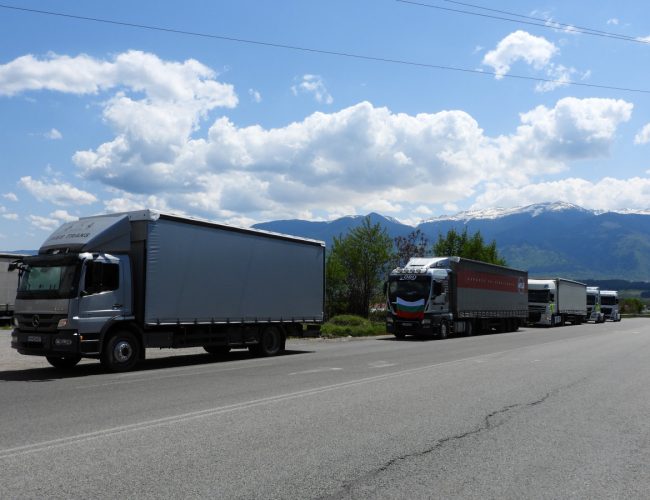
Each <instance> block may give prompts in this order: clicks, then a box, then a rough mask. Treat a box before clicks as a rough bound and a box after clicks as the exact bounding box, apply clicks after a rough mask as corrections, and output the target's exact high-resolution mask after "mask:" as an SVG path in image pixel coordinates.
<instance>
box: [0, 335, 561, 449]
mask: <svg viewBox="0 0 650 500" xmlns="http://www.w3.org/2000/svg"><path fill="white" fill-rule="evenodd" d="M547 343H549V344H550V343H554V342H547ZM544 344H546V343H544ZM542 345H543V344H542ZM529 347H530V346H525V347H515V348H512V349H506V350H504V351H498V352H494V353H491V354H481V355H479V356H470V357H469V358H461V359H455V360H451V361H442V362H440V363H433V364H430V365H425V366H420V367H418V368H410V369H408V370H401V371H398V372H392V373H384V374H382V375H375V376H372V377H364V378H360V379H356V380H349V381H347V382H339V383H337V384H331V385H325V386H322V387H314V388H312V389H305V390H302V391H296V392H290V393H286V394H278V395H277V396H269V397H266V398H260V399H252V400H250V401H242V402H240V403H233V404H229V405H225V406H217V407H214V408H208V409H205V410H198V411H193V412H189V413H181V414H179V415H171V416H168V417H162V418H156V419H152V420H144V421H142V422H136V423H134V424H128V425H120V426H117V427H111V428H108V429H102V430H99V431H94V432H86V433H82V434H76V435H73V436H68V437H63V438H58V439H52V440H49V441H41V442H37V443H31V444H26V445H23V446H16V447H14V448H5V449H2V450H0V460H3V459H10V458H14V457H16V456H19V455H26V454H30V453H39V452H43V451H49V450H52V449H55V448H61V447H64V446H68V445H74V444H78V443H83V442H86V441H91V440H94V439H101V438H109V437H112V436H116V435H119V434H125V433H128V432H141V431H143V430H147V429H152V428H156V427H161V426H165V425H173V424H178V423H181V422H188V421H190V420H197V419H200V418H206V417H216V416H219V415H224V414H227V413H232V412H236V411H240V410H247V409H249V408H254V407H258V406H264V405H270V404H274V403H279V402H284V401H289V400H293V399H299V398H304V397H310V396H314V395H317V394H322V393H326V392H332V391H336V390H338V389H347V388H349V387H357V386H360V385H365V384H371V383H375V382H383V381H385V380H389V379H392V378H397V377H404V376H407V375H413V374H416V373H421V372H426V371H429V370H433V369H436V368H440V367H445V366H448V365H455V364H461V363H465V362H467V361H475V360H477V359H481V358H489V357H496V356H500V355H502V354H506V353H509V352H514V351H518V350H521V349H527V348H529Z"/></svg>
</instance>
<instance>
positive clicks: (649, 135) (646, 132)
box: [634, 123, 650, 144]
mask: <svg viewBox="0 0 650 500" xmlns="http://www.w3.org/2000/svg"><path fill="white" fill-rule="evenodd" d="M649 142H650V123H648V124H646V125H645V126H644V127H643V128H642V129H641V130H640V131H639V133H638V134H636V135H635V136H634V144H648V143H649Z"/></svg>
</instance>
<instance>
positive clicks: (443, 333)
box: [438, 321, 449, 339]
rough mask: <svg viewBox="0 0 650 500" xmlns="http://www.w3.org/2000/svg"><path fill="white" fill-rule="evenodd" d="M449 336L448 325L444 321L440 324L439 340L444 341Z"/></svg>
mask: <svg viewBox="0 0 650 500" xmlns="http://www.w3.org/2000/svg"><path fill="white" fill-rule="evenodd" d="M448 336H449V324H448V323H447V322H446V321H443V322H442V323H440V333H439V334H438V338H439V339H446V338H447V337H448Z"/></svg>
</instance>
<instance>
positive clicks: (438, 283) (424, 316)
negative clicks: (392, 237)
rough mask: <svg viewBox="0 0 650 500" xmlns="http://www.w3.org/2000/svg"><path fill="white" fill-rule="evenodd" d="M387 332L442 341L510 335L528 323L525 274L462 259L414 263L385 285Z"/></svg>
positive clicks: (422, 259) (421, 259)
mask: <svg viewBox="0 0 650 500" xmlns="http://www.w3.org/2000/svg"><path fill="white" fill-rule="evenodd" d="M385 288H386V306H387V315H386V330H387V332H388V333H392V334H394V335H395V337H397V338H404V337H405V336H406V335H412V336H418V337H433V336H437V337H439V338H445V337H447V336H449V335H452V334H464V335H472V334H473V333H478V332H493V331H496V332H512V331H516V330H517V329H518V328H519V326H520V325H522V324H524V323H525V322H526V320H527V319H528V273H527V272H526V271H520V270H517V269H512V268H509V267H504V266H498V265H495V264H488V263H486V262H480V261H476V260H471V259H465V258H461V257H415V258H411V259H410V260H409V261H408V263H407V264H406V266H404V267H398V268H396V269H394V270H393V271H391V273H390V275H389V277H388V281H387V282H386V286H385Z"/></svg>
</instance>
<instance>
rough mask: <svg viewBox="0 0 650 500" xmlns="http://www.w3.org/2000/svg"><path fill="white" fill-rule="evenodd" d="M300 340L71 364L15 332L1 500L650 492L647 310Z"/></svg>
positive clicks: (5, 360)
mask: <svg viewBox="0 0 650 500" xmlns="http://www.w3.org/2000/svg"><path fill="white" fill-rule="evenodd" d="M288 349H289V352H288V354H286V355H284V356H280V357H277V358H268V359H262V358H257V359H255V358H251V357H250V356H249V355H248V354H247V353H246V351H235V352H233V353H231V356H230V357H229V358H228V359H227V360H223V361H214V360H213V359H212V358H210V357H209V356H208V355H204V354H202V351H200V350H196V349H193V350H186V351H161V352H148V357H149V359H148V360H147V361H146V362H145V363H143V365H142V366H141V367H140V369H139V370H138V371H135V372H131V373H126V374H105V373H103V372H102V370H101V368H100V366H99V364H98V363H96V362H94V361H88V362H85V361H84V362H83V363H82V364H80V365H79V366H78V367H77V369H76V371H75V372H74V374H73V375H67V376H63V375H61V374H59V373H57V372H56V371H55V370H54V369H51V368H49V367H48V366H49V365H47V363H46V362H45V361H44V360H42V359H39V358H30V357H21V356H19V355H18V354H16V353H14V352H13V351H11V350H10V348H9V332H8V331H0V498H3V499H4V498H11V499H18V498H139V499H140V498H206V497H210V498H228V499H230V498H246V499H249V498H264V499H269V498H291V499H293V498H295V499H305V498H334V499H339V498H373V499H374V498H409V499H413V498H481V499H484V498H500V499H501V498H626V499H628V498H648V495H649V493H648V492H650V423H649V421H648V416H649V415H650V363H649V362H648V360H649V359H650V322H648V321H647V320H644V319H626V320H623V321H622V322H621V323H606V324H604V325H593V324H590V325H581V326H567V327H563V328H554V329H521V330H520V331H519V332H516V333H508V334H499V335H486V336H476V337H470V338H452V339H446V340H440V341H436V340H434V341H415V340H405V341H396V340H393V339H391V338H379V339H378V338H373V339H365V340H354V341H321V340H300V341H290V342H289V343H288Z"/></svg>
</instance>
